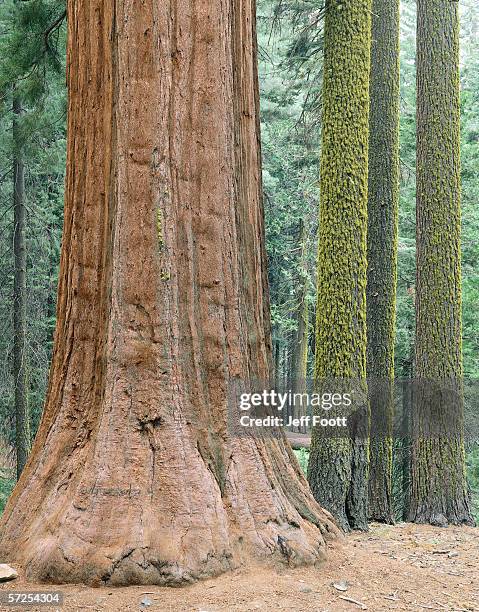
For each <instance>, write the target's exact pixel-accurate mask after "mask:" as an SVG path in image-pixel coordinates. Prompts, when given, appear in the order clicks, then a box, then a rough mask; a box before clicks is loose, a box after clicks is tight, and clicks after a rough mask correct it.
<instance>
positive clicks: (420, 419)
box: [410, 0, 472, 525]
mask: <svg viewBox="0 0 479 612" xmlns="http://www.w3.org/2000/svg"><path fill="white" fill-rule="evenodd" d="M417 87H418V97H417V290H416V295H417V297H416V376H417V380H418V382H417V385H416V388H415V390H414V409H413V419H412V427H413V429H412V435H413V444H412V456H411V504H410V519H411V520H412V521H415V522H419V523H424V522H427V523H432V524H438V525H446V524H447V523H454V524H458V523H471V522H472V518H471V514H470V510H469V503H468V494H467V485H466V478H465V466H464V443H463V431H462V430H463V381H462V376H463V368H462V342H461V332H462V329H461V327H462V326H461V212H460V159H459V144H460V131H459V117H460V113H459V23H458V5H457V3H456V2H450V1H449V0H435V1H432V0H419V1H418V32H417Z"/></svg>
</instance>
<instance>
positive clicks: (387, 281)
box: [367, 0, 399, 523]
mask: <svg viewBox="0 0 479 612" xmlns="http://www.w3.org/2000/svg"><path fill="white" fill-rule="evenodd" d="M370 97H371V107H370V117H369V185H368V283H367V330H368V351H367V373H368V382H369V397H370V406H371V447H370V472H369V517H370V518H371V519H373V520H377V521H383V522H387V523H390V522H392V520H393V516H392V461H393V459H392V446H393V445H392V418H393V385H394V342H395V320H396V283H397V220H398V200H399V1H398V0H373V8H372V42H371V78H370Z"/></svg>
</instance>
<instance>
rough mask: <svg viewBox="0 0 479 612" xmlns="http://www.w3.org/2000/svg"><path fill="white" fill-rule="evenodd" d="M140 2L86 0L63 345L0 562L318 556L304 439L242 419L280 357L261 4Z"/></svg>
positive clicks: (53, 568)
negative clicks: (302, 462) (250, 433)
mask: <svg viewBox="0 0 479 612" xmlns="http://www.w3.org/2000/svg"><path fill="white" fill-rule="evenodd" d="M137 4H138V3H137V2H133V1H132V0H117V1H116V2H113V0H91V1H90V2H88V3H86V2H79V1H78V0H70V1H69V3H68V16H69V20H68V30H69V32H68V40H69V44H68V82H69V91H70V99H69V120H68V168H67V182H66V199H65V225H64V234H63V247H62V256H61V269H60V285H59V296H58V312H57V316H58V322H57V328H56V339H55V349H54V355H53V363H52V367H51V373H50V383H49V390H48V398H47V403H46V407H45V412H44V416H43V420H42V423H41V426H40V430H39V433H38V436H37V438H36V441H35V445H34V448H33V451H32V455H31V458H30V460H29V462H28V464H27V467H26V469H25V471H24V473H23V475H22V478H21V480H20V482H19V484H18V486H17V488H16V489H15V491H14V493H13V495H12V497H11V499H10V502H9V504H8V506H7V508H6V511H5V514H4V516H3V519H2V532H1V540H0V551H1V552H0V556H1V557H2V559H8V560H10V561H14V562H15V561H16V562H19V563H22V564H24V565H25V567H26V573H27V576H28V577H29V578H31V579H35V580H48V581H56V582H73V581H79V582H80V581H81V582H86V583H89V584H101V583H109V584H116V585H118V584H132V583H143V584H146V583H155V584H181V583H184V582H188V581H191V580H194V579H196V578H201V577H206V576H211V575H214V574H217V573H219V572H222V571H225V570H227V569H229V568H231V567H232V566H234V565H235V564H237V563H238V562H240V561H242V560H243V559H248V558H251V557H252V556H254V557H260V558H263V559H274V558H275V557H278V558H284V559H288V560H289V562H291V563H302V562H315V561H316V560H318V559H321V558H322V557H323V555H324V546H325V540H324V537H325V535H327V534H328V533H331V534H334V533H336V528H335V526H334V524H333V523H332V521H331V518H330V516H329V515H328V514H327V513H326V512H324V511H322V510H321V508H320V507H319V506H318V505H317V504H316V502H315V501H314V499H313V498H312V496H311V495H310V493H309V492H308V489H307V483H306V481H305V479H304V478H303V477H302V475H301V472H300V469H299V466H298V465H297V463H296V461H295V460H294V458H293V456H292V452H291V450H290V448H289V446H288V445H287V443H286V442H285V441H284V439H283V438H279V439H277V440H267V441H262V440H259V439H254V438H252V437H233V436H232V435H231V434H230V431H229V428H228V426H227V422H228V415H227V397H228V383H229V381H231V380H233V381H248V380H249V379H250V378H259V379H267V378H268V377H269V375H270V365H271V364H270V361H271V359H270V336H269V322H268V316H269V313H268V299H267V292H266V291H265V287H266V275H265V258H264V250H263V246H264V245H263V217H262V207H261V189H260V161H259V144H258V141H259V133H258V115H257V108H258V93H257V88H256V68H255V29H254V22H255V21H254V11H255V7H254V3H253V2H252V1H245V2H241V3H237V2H235V1H233V0H229V1H227V2H224V1H223V0H221V1H220V0H174V1H173V2H169V3H161V2H153V1H152V0H145V1H144V2H141V3H140V6H138V5H137Z"/></svg>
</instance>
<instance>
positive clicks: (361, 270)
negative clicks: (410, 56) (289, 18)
mask: <svg viewBox="0 0 479 612" xmlns="http://www.w3.org/2000/svg"><path fill="white" fill-rule="evenodd" d="M370 30H371V1H370V0H328V1H327V2H326V15H325V24H324V70H323V72H324V83H323V123H322V125H323V128H322V129H323V133H322V150H321V203H320V219H319V255H318V302H317V322H316V326H317V332H316V357H315V361H316V363H315V378H316V380H317V384H318V386H319V385H322V384H323V382H324V381H326V384H327V385H328V387H327V388H325V389H324V390H325V391H326V392H330V393H331V392H335V391H339V390H340V389H339V385H342V384H346V387H347V388H350V387H351V386H356V385H359V386H358V389H357V390H358V391H362V395H363V396H364V395H365V394H364V387H365V378H366V269H367V263H366V234H367V197H368V117H369V71H370V41H371V31H370ZM331 386H332V387H335V388H332V387H331ZM356 397H360V396H359V395H356ZM366 403H367V402H364V401H363V402H361V401H359V402H358V401H356V400H355V408H356V409H357V410H356V411H355V413H354V414H351V415H350V417H351V418H350V421H349V422H350V425H351V429H350V433H351V437H347V436H346V435H344V434H342V433H341V432H339V436H337V437H333V436H334V435H335V433H338V432H330V435H329V436H328V434H327V433H326V434H325V435H322V432H321V431H320V430H319V429H315V430H314V431H313V434H312V441H311V455H310V462H309V471H308V479H309V483H310V485H311V489H312V491H313V493H314V495H315V497H316V499H317V500H318V501H319V502H320V503H321V504H323V505H324V506H325V507H326V508H327V509H328V510H330V511H331V512H333V514H334V515H335V516H336V517H337V519H338V520H339V521H340V523H341V525H342V526H343V527H344V528H345V529H348V528H349V527H353V528H359V529H366V528H367V518H368V517H367V493H368V491H367V480H368V449H367V433H368V432H367V405H366ZM365 429H366V430H365Z"/></svg>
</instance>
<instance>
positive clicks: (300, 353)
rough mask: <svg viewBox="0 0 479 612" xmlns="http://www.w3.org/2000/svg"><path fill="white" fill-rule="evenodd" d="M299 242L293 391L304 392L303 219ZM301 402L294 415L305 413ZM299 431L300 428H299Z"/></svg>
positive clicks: (305, 270) (305, 297) (305, 291)
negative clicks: (299, 256) (299, 255)
mask: <svg viewBox="0 0 479 612" xmlns="http://www.w3.org/2000/svg"><path fill="white" fill-rule="evenodd" d="M299 244H300V248H301V260H300V261H301V263H300V270H299V274H298V280H297V288H296V303H297V310H296V321H297V327H296V334H295V335H294V336H293V351H292V377H291V383H292V392H293V394H303V393H306V391H307V385H306V377H307V366H308V327H309V312H308V266H307V260H306V258H307V230H306V224H305V223H304V221H303V220H301V222H300V228H299ZM304 413H305V411H304V409H302V408H301V405H300V404H299V402H298V401H297V402H295V405H294V410H293V416H294V417H300V416H301V415H302V414H304ZM298 431H299V429H298Z"/></svg>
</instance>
